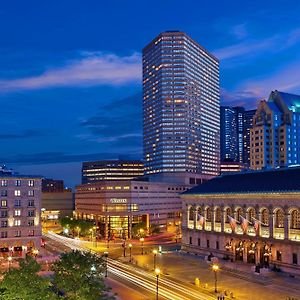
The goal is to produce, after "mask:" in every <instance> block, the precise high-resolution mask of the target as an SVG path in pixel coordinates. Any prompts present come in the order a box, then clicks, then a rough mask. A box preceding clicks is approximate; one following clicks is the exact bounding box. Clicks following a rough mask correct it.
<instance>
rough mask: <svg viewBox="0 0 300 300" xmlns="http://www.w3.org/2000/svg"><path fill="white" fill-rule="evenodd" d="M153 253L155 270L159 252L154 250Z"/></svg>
mask: <svg viewBox="0 0 300 300" xmlns="http://www.w3.org/2000/svg"><path fill="white" fill-rule="evenodd" d="M152 253H153V269H154V270H155V268H156V255H157V250H156V249H154V250H153V251H152Z"/></svg>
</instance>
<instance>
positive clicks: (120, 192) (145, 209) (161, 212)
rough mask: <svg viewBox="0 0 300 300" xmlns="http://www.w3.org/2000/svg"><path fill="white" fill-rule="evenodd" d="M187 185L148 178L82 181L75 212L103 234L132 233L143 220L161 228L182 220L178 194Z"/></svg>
mask: <svg viewBox="0 0 300 300" xmlns="http://www.w3.org/2000/svg"><path fill="white" fill-rule="evenodd" d="M187 188H188V187H187V186H185V185H179V184H171V183H159V182H148V181H137V180H127V181H123V180H120V181H103V182H99V183H95V184H84V185H79V186H77V188H76V195H75V216H76V218H79V219H87V220H92V221H94V222H95V223H96V225H97V226H98V227H99V231H100V234H101V236H102V237H106V238H107V237H113V236H114V237H123V238H124V237H129V238H130V237H131V234H132V228H133V227H134V226H135V225H136V224H138V223H141V222H143V223H144V224H145V226H146V227H147V229H149V227H150V226H151V225H157V226H159V227H160V228H161V229H162V230H168V228H171V227H173V228H174V227H176V226H179V225H180V222H181V199H180V196H179V194H180V193H182V192H184V191H186V190H187Z"/></svg>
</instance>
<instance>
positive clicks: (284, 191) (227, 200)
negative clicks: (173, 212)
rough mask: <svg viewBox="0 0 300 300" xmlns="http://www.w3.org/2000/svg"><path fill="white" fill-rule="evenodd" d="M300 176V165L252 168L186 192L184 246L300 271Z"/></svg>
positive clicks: (284, 269) (228, 257)
mask: <svg viewBox="0 0 300 300" xmlns="http://www.w3.org/2000/svg"><path fill="white" fill-rule="evenodd" d="M299 178H300V168H299V167H294V168H286V169H277V170H268V171H252V172H246V173H238V174H231V175H224V176H219V177H216V178H214V179H212V180H210V181H208V182H206V183H204V184H202V185H199V186H197V187H194V188H192V189H190V190H188V191H187V192H185V193H183V194H182V196H181V198H182V202H183V203H182V208H183V213H182V235H183V236H182V249H183V250H185V251H188V252H192V253H197V254H200V255H211V254H212V255H214V256H216V257H219V258H224V259H229V260H232V261H241V262H245V263H249V264H253V268H254V265H260V266H261V267H264V268H269V267H274V266H276V267H277V268H280V269H281V270H282V271H287V272H290V273H296V274H300V184H299ZM264 270H265V269H263V270H261V273H263V271H264Z"/></svg>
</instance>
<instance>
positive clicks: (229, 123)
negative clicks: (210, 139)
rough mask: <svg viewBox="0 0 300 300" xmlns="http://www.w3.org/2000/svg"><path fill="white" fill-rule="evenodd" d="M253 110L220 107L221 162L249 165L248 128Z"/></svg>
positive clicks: (250, 125) (250, 126) (250, 124)
mask: <svg viewBox="0 0 300 300" xmlns="http://www.w3.org/2000/svg"><path fill="white" fill-rule="evenodd" d="M254 113H255V110H248V111H247V110H245V108H244V107H229V106H221V161H223V162H224V161H232V162H238V163H243V164H245V165H246V166H249V165H250V128H252V119H253V115H254Z"/></svg>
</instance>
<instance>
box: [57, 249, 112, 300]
mask: <svg viewBox="0 0 300 300" xmlns="http://www.w3.org/2000/svg"><path fill="white" fill-rule="evenodd" d="M52 270H53V271H54V277H53V284H54V286H55V287H56V288H57V290H58V291H60V292H62V293H63V295H64V297H65V298H66V299H69V300H79V299H80V300H100V299H101V300H102V299H114V297H110V296H108V294H107V291H108V289H107V287H106V286H105V283H104V280H103V274H104V271H105V261H104V260H103V259H102V258H101V257H99V256H97V255H95V254H92V253H90V252H84V253H82V252H80V251H73V252H69V253H65V254H63V255H62V256H61V259H60V260H59V261H57V262H56V263H54V264H53V266H52Z"/></svg>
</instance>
